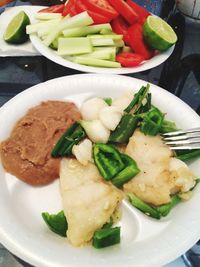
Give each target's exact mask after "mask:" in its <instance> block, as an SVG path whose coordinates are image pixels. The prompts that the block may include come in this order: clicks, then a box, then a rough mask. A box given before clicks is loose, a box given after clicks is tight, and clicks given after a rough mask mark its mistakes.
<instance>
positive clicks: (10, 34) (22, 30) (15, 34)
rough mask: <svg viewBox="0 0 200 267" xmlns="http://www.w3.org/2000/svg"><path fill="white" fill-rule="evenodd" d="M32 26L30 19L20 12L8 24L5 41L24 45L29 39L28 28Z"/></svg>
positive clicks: (4, 36)
mask: <svg viewBox="0 0 200 267" xmlns="http://www.w3.org/2000/svg"><path fill="white" fill-rule="evenodd" d="M28 24H30V20H29V17H28V16H27V14H26V13H25V12H24V11H20V12H19V13H18V14H17V15H16V16H15V17H14V18H13V19H12V20H11V21H10V23H9V24H8V26H7V28H6V31H5V33H4V35H3V38H4V40H5V41H6V42H7V43H11V44H22V43H24V42H25V41H26V40H27V39H28V35H27V34H26V26H27V25H28Z"/></svg>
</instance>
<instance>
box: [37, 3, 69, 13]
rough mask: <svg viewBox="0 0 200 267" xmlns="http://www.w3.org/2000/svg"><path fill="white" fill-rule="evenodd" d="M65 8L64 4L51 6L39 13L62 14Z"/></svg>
mask: <svg viewBox="0 0 200 267" xmlns="http://www.w3.org/2000/svg"><path fill="white" fill-rule="evenodd" d="M64 8H65V5H64V4H61V5H53V6H50V7H47V8H43V9H41V10H39V11H38V12H39V13H40V12H41V13H43V12H44V13H62V12H63V10H64Z"/></svg>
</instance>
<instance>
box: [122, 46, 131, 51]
mask: <svg viewBox="0 0 200 267" xmlns="http://www.w3.org/2000/svg"><path fill="white" fill-rule="evenodd" d="M131 51H132V49H131V48H130V46H126V45H125V46H123V47H122V52H131Z"/></svg>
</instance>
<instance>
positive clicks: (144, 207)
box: [128, 193, 161, 220]
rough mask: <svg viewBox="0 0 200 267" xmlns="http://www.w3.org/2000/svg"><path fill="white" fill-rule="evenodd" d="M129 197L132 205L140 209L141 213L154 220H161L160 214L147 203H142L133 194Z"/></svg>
mask: <svg viewBox="0 0 200 267" xmlns="http://www.w3.org/2000/svg"><path fill="white" fill-rule="evenodd" d="M128 197H129V201H130V203H131V204H132V205H133V206H134V207H136V208H137V209H139V210H140V211H142V212H143V213H145V214H146V215H148V216H150V217H152V218H154V219H158V220H159V219H160V217H161V216H160V213H159V212H158V211H157V210H156V209H154V208H152V207H151V206H150V205H148V204H147V203H145V202H144V201H142V200H141V199H139V198H138V197H136V195H134V194H133V193H130V194H128Z"/></svg>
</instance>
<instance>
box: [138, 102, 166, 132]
mask: <svg viewBox="0 0 200 267" xmlns="http://www.w3.org/2000/svg"><path fill="white" fill-rule="evenodd" d="M163 119H164V115H163V113H161V112H160V110H159V109H157V108H155V107H154V108H152V109H151V110H150V111H149V112H147V113H146V114H145V115H144V116H143V121H142V123H141V127H140V130H141V131H142V132H143V133H144V134H145V135H152V136H153V135H156V134H158V133H159V131H160V129H161V127H162V123H163Z"/></svg>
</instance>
